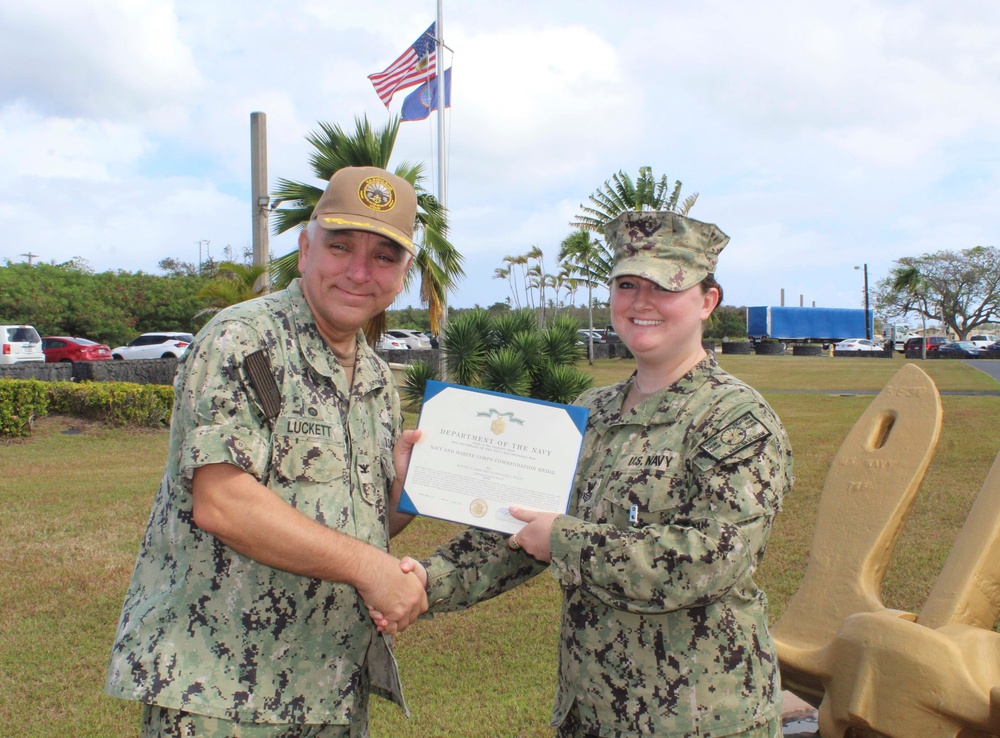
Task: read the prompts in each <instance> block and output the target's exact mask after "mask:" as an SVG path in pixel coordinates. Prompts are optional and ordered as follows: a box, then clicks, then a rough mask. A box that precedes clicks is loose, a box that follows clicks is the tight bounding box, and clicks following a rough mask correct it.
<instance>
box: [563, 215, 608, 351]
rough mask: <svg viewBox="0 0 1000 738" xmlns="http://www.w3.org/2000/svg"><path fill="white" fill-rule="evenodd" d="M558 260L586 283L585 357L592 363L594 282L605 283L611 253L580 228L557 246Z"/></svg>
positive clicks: (601, 243)
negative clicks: (586, 323)
mask: <svg viewBox="0 0 1000 738" xmlns="http://www.w3.org/2000/svg"><path fill="white" fill-rule="evenodd" d="M559 261H561V262H563V263H564V264H565V265H566V266H568V267H569V268H570V269H572V270H573V271H574V272H576V273H577V274H581V275H583V281H584V283H585V284H586V285H587V317H588V319H589V323H590V324H589V325H588V328H590V333H589V335H590V339H589V343H590V346H589V349H588V351H587V358H588V360H589V362H590V363H591V364H593V363H594V338H593V333H594V283H595V282H600V283H602V284H607V282H608V278H609V277H610V275H611V255H610V254H609V253H608V250H607V248H606V247H605V246H604V244H603V242H601V241H597V240H595V239H592V238H591V237H590V232H589V231H587V230H585V229H583V228H580V229H579V230H576V231H573V232H572V233H571V234H569V235H568V236H566V238H564V239H563V242H562V244H561V245H560V246H559Z"/></svg>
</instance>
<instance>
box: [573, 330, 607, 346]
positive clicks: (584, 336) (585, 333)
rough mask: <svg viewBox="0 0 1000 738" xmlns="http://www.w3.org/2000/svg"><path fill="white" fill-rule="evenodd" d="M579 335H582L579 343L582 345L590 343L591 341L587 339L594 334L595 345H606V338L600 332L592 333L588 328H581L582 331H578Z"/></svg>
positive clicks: (594, 331)
mask: <svg viewBox="0 0 1000 738" xmlns="http://www.w3.org/2000/svg"><path fill="white" fill-rule="evenodd" d="M577 333H579V334H580V340H579V341H578V343H581V344H587V343H589V339H588V338H587V336H588V335H589V334H591V333H593V334H594V343H605V340H604V336H603V335H601V332H600V331H598V330H593V331H591V330H590V329H588V328H581V329H580V330H578V331H577Z"/></svg>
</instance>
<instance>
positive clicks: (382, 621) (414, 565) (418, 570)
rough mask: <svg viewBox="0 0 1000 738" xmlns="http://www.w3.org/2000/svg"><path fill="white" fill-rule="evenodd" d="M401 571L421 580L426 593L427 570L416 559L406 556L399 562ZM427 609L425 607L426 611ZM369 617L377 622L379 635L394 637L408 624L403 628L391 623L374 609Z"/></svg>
mask: <svg viewBox="0 0 1000 738" xmlns="http://www.w3.org/2000/svg"><path fill="white" fill-rule="evenodd" d="M399 569H400V571H402V572H403V573H404V574H409V573H410V572H413V574H414V575H415V576H416V577H417V579H419V580H420V584H421V586H423V588H424V591H425V592H426V591H427V570H426V569H424V567H423V565H421V563H420V562H419V561H417V560H416V559H411V558H410V557H409V556H404V557H403V558H402V559H400V561H399ZM426 609H427V608H426V607H425V608H424V610H426ZM368 617H370V618H371V619H372V620H373V621H374V622H375V627H377V628H378V632H379V633H388V634H389V635H392V634H393V633H401V632H402V631H403V630H404V629H405V628H406V625H409V623H407V624H406V625H404V626H403V627H400V625H401V624H400V623H398V622H393V621H390V620H389V619H388V618H387V617H386V616H385V615H383V614H382V613H381V612H380V611H378V610H376V609H375V608H373V607H369V608H368Z"/></svg>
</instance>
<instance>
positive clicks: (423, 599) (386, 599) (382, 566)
mask: <svg viewBox="0 0 1000 738" xmlns="http://www.w3.org/2000/svg"><path fill="white" fill-rule="evenodd" d="M410 561H412V559H410ZM417 566H418V567H419V566H420V565H419V564H418V565H417ZM420 570H421V572H423V567H420ZM366 572H367V574H368V575H367V576H366V577H365V581H364V582H359V583H358V585H357V589H358V592H359V593H360V594H361V597H362V599H363V600H364V603H365V605H366V606H367V607H368V612H369V614H372V613H374V614H372V620H374V621H375V624H376V625H377V626H378V629H379V630H380V631H382V632H384V633H388V634H389V635H392V634H394V633H402V632H403V631H404V630H406V629H407V628H408V627H409V626H410V625H411V624H412V623H413V622H414V621H415V620H416V619H417V618H418V617H420V615H421V613H424V612H426V611H427V590H426V588H425V583H426V581H427V575H426V574H424V576H423V578H422V579H421V578H420V577H419V576H418V575H417V574H415V573H412V572H406V571H404V570H403V568H402V562H399V561H397V560H396V559H395V558H394V557H392V556H390V555H389V554H384V555H382V556H380V557H379V559H378V561H373V562H372V566H370V567H366ZM375 615H378V617H375Z"/></svg>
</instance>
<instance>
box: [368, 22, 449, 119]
mask: <svg viewBox="0 0 1000 738" xmlns="http://www.w3.org/2000/svg"><path fill="white" fill-rule="evenodd" d="M436 25H437V24H436V23H431V25H430V27H429V28H428V29H427V30H426V31H424V32H423V34H421V36H420V38H418V39H417V40H416V41H414V42H413V45H412V46H411V47H410V48H408V49H407V50H406V51H404V52H403V53H402V55H400V57H399V58H398V59H396V61H394V62H393V63H392V64H390V65H389V66H388V67H386V68H385V71H384V72H377V73H375V74H369V75H368V79H370V80H371V81H372V85H373V86H374V87H375V92H376V94H377V95H378V96H379V99H380V100H381V101H382V102H383V103H384V104H385V106H386V107H387V108H388V107H389V103H390V102H391V101H392V96H393V94H394V93H395V92H397V91H398V90H405V89H406V88H407V87H413V85H417V84H420V83H421V82H426V81H427V80H429V79H430V78H431V77H433V76H434V62H435V60H436V59H437V39H436V38H435V35H434V27H435V26H436Z"/></svg>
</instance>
